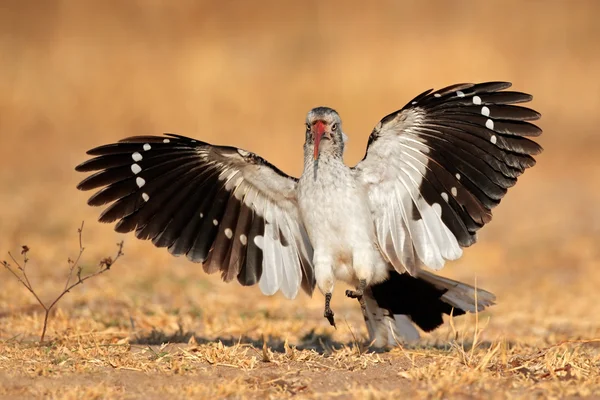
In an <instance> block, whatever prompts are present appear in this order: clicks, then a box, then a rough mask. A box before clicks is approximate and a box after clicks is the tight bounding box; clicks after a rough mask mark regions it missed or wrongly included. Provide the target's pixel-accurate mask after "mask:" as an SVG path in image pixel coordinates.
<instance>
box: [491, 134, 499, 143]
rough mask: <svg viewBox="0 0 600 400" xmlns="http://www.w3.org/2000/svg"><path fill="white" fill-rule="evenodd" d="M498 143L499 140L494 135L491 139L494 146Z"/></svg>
mask: <svg viewBox="0 0 600 400" xmlns="http://www.w3.org/2000/svg"><path fill="white" fill-rule="evenodd" d="M497 141H498V138H496V135H492V137H491V138H490V142H492V143H493V144H496V142H497Z"/></svg>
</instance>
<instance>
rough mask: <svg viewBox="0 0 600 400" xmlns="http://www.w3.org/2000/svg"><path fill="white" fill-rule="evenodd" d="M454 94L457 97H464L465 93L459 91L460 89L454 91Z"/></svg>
mask: <svg viewBox="0 0 600 400" xmlns="http://www.w3.org/2000/svg"><path fill="white" fill-rule="evenodd" d="M456 95H457V96H458V97H465V94H464V93H463V92H461V91H460V90H457V91H456Z"/></svg>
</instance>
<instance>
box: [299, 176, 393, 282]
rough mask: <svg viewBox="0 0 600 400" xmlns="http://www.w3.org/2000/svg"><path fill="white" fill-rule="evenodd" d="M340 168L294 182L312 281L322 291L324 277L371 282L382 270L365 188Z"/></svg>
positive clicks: (380, 277)
mask: <svg viewBox="0 0 600 400" xmlns="http://www.w3.org/2000/svg"><path fill="white" fill-rule="evenodd" d="M344 168H345V169H346V171H343V170H342V171H337V172H336V173H335V174H331V173H328V174H327V175H326V176H319V177H318V179H316V180H315V179H314V177H313V176H311V175H310V174H309V176H308V177H303V179H301V181H300V184H299V196H298V201H299V207H300V213H301V215H302V219H303V222H304V226H305V228H306V231H307V233H308V236H309V238H310V241H311V243H312V245H313V248H314V260H313V262H314V265H315V276H316V278H317V284H318V286H319V287H320V288H321V290H323V291H324V292H327V291H328V290H324V286H325V287H326V288H325V289H327V287H328V286H330V283H329V282H328V280H330V279H334V280H337V279H339V280H343V281H345V282H348V283H350V284H352V285H356V284H357V283H358V280H360V279H365V280H367V283H368V284H372V283H376V282H381V281H382V280H384V279H385V278H386V277H387V274H388V272H387V264H386V262H385V261H384V260H383V258H382V256H381V253H380V252H379V249H378V248H377V245H376V239H375V231H374V224H373V221H372V218H371V212H370V210H369V206H368V199H367V195H366V192H365V191H364V189H363V188H362V187H360V186H358V184H357V183H356V182H355V181H354V178H353V177H352V175H351V173H350V171H349V169H348V168H347V167H346V166H344ZM322 175H325V174H322ZM310 179H312V180H313V181H312V182H311V181H309V180H310ZM303 180H304V181H303ZM319 281H321V282H319ZM331 285H332V283H331Z"/></svg>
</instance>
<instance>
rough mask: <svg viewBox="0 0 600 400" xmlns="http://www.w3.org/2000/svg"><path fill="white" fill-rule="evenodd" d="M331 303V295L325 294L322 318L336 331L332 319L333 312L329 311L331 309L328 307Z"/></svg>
mask: <svg viewBox="0 0 600 400" xmlns="http://www.w3.org/2000/svg"><path fill="white" fill-rule="evenodd" d="M330 302H331V293H326V294H325V313H324V314H323V316H324V317H325V318H327V321H329V323H330V324H331V326H333V327H334V328H336V329H337V326H335V320H334V319H333V315H334V314H333V311H332V310H331V307H330V306H329V303H330Z"/></svg>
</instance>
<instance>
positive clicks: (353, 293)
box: [346, 279, 367, 314]
mask: <svg viewBox="0 0 600 400" xmlns="http://www.w3.org/2000/svg"><path fill="white" fill-rule="evenodd" d="M366 288H367V280H366V279H361V280H360V281H358V287H357V288H356V290H346V296H348V297H350V298H351V299H358V302H359V303H360V308H361V310H362V312H363V314H365V312H366V309H367V305H366V303H365V299H364V297H363V295H364V293H365V289H366Z"/></svg>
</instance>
